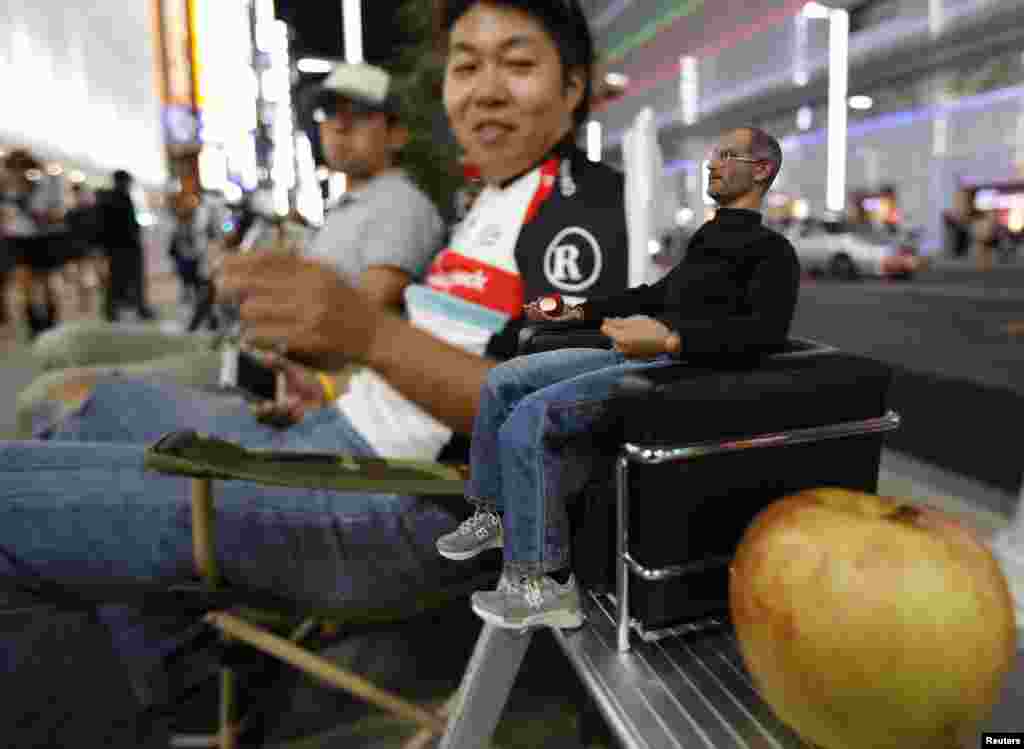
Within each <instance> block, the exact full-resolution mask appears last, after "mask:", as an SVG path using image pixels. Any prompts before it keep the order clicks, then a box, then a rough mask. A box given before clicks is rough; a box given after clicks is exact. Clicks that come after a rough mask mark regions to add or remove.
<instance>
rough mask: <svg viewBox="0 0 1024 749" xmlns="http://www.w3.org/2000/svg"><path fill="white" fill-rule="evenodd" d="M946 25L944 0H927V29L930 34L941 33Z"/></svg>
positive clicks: (936, 34)
mask: <svg viewBox="0 0 1024 749" xmlns="http://www.w3.org/2000/svg"><path fill="white" fill-rule="evenodd" d="M945 25H946V8H945V0H928V30H929V31H931V33H932V36H938V35H939V34H941V33H942V29H943V27H944V26H945Z"/></svg>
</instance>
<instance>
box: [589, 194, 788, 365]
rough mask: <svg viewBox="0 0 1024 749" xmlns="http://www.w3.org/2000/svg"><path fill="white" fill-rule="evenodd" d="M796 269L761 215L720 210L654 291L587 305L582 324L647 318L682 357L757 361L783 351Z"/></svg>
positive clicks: (625, 294) (643, 290) (649, 289)
mask: <svg viewBox="0 0 1024 749" xmlns="http://www.w3.org/2000/svg"><path fill="white" fill-rule="evenodd" d="M799 286H800V264H799V262H798V261H797V258H796V252H795V251H794V249H793V246H792V245H791V244H790V243H789V240H787V239H786V238H785V237H784V236H782V235H781V234H779V233H778V232H775V231H773V230H771V229H769V228H768V227H766V226H764V225H763V224H762V223H761V214H760V213H758V212H756V211H750V210H745V209H729V208H722V209H719V211H718V214H717V215H716V216H715V218H714V219H713V220H712V221H709V222H707V223H706V224H704V225H703V226H702V227H701V228H700V229H699V230H698V231H697V233H696V234H694V235H693V238H692V239H691V240H690V243H689V246H688V247H687V251H686V256H685V257H684V258H683V260H682V261H681V262H680V263H679V264H678V265H677V266H676V267H675V268H673V269H672V270H671V271H669V273H668V274H666V275H665V277H664V278H662V279H661V280H660V281H658V282H657V283H656V284H654V285H653V286H648V285H646V284H645V285H642V286H637V287H635V288H632V289H629V290H627V291H625V292H623V293H621V294H615V295H613V296H606V297H600V298H595V299H591V300H589V301H588V302H586V303H585V304H584V305H583V312H584V317H585V319H587V320H588V321H589V320H593V321H599V320H601V319H603V318H605V317H628V316H630V315H647V316H648V317H653V318H656V319H658V320H661V321H662V322H663V323H665V324H666V325H667V326H668V327H669V328H671V329H672V330H674V331H676V332H677V333H678V334H679V337H680V339H681V342H682V346H681V350H680V356H681V357H682V358H685V359H688V360H693V359H708V360H711V361H714V360H716V359H721V358H746V357H751V356H753V357H756V356H761V355H764V354H767V353H771V352H773V351H777V350H779V349H781V348H782V347H783V345H784V344H785V342H786V338H787V336H788V335H789V326H790V324H791V323H792V321H793V313H794V311H795V309H796V300H797V292H798V290H799Z"/></svg>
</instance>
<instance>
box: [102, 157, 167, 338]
mask: <svg viewBox="0 0 1024 749" xmlns="http://www.w3.org/2000/svg"><path fill="white" fill-rule="evenodd" d="M113 178H114V187H113V189H112V190H110V191H108V192H106V193H105V194H103V196H102V197H101V199H100V201H99V215H98V219H99V231H98V233H97V238H98V240H99V242H100V244H102V245H103V247H104V248H105V249H106V253H107V257H108V258H109V263H110V269H109V281H108V283H107V294H106V300H105V302H104V310H103V312H104V317H106V319H107V320H110V321H114V320H117V319H118V316H119V314H120V308H121V307H123V306H129V307H134V309H135V311H136V312H137V313H138V316H139V317H140V318H141V319H143V320H151V319H153V317H154V316H155V315H154V314H153V311H152V310H151V309H150V308H149V305H148V304H146V269H145V259H144V257H143V249H142V227H141V226H140V225H139V220H138V218H137V217H136V215H135V203H134V202H133V201H132V196H131V190H132V184H133V183H134V179H133V178H132V175H131V174H129V173H128V172H126V171H125V170H123V169H118V170H117V171H116V172H114V175H113Z"/></svg>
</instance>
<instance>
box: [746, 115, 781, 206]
mask: <svg viewBox="0 0 1024 749" xmlns="http://www.w3.org/2000/svg"><path fill="white" fill-rule="evenodd" d="M743 129H744V130H746V131H747V132H748V133H750V154H751V156H754V157H755V158H758V159H764V160H765V161H770V162H772V163H773V164H775V168H774V169H773V170H772V173H771V176H770V177H768V180H767V181H766V182H765V183H764V189H763V190H762V191H761V194H762V195H764V194H765V193H766V192H768V190H770V189H771V186H772V182H774V181H775V178H776V177H778V176H779V170H780V169H782V146H780V145H779V141H778V140H776V139H775V137H774V136H772V135H769V134H768V133H766V132H765V131H764V130H762V129H761V128H759V127H745V128H743Z"/></svg>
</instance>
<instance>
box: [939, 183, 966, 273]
mask: <svg viewBox="0 0 1024 749" xmlns="http://www.w3.org/2000/svg"><path fill="white" fill-rule="evenodd" d="M973 214H974V206H973V205H972V204H971V193H970V191H969V190H967V189H965V188H960V189H958V190H957V191H956V192H955V193H954V194H953V207H952V208H950V209H949V210H948V211H943V212H942V225H943V229H944V230H945V243H944V244H945V250H946V254H948V255H950V256H951V257H954V258H962V257H965V256H966V255H967V252H968V251H969V250H970V248H971V220H972V218H973Z"/></svg>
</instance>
